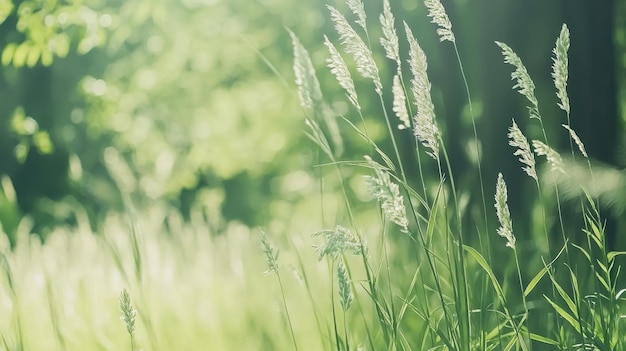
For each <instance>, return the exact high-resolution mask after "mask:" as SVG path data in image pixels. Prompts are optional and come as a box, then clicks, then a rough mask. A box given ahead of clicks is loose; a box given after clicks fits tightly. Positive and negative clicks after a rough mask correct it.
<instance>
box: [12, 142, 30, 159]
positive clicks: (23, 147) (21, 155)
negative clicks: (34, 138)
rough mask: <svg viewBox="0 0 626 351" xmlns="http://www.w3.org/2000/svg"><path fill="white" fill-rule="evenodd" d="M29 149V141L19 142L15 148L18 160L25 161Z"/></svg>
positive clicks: (14, 151)
mask: <svg viewBox="0 0 626 351" xmlns="http://www.w3.org/2000/svg"><path fill="white" fill-rule="evenodd" d="M28 151H30V145H28V143H26V142H20V143H19V144H17V145H16V146H15V149H13V153H14V154H15V158H16V159H17V162H19V163H24V161H26V157H28Z"/></svg>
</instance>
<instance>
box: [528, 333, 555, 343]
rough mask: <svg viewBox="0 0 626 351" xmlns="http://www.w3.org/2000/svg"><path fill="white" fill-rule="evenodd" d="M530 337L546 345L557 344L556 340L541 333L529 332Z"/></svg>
mask: <svg viewBox="0 0 626 351" xmlns="http://www.w3.org/2000/svg"><path fill="white" fill-rule="evenodd" d="M530 338H531V339H532V340H535V341H539V342H542V343H544V344H548V345H554V346H558V345H559V342H558V341H556V340H553V339H550V338H547V337H545V336H541V335H538V334H535V333H530Z"/></svg>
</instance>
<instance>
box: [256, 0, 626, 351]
mask: <svg viewBox="0 0 626 351" xmlns="http://www.w3.org/2000/svg"><path fill="white" fill-rule="evenodd" d="M424 4H425V7H426V8H427V10H428V17H430V18H431V20H432V22H433V23H434V24H436V32H437V34H438V36H439V39H440V41H441V42H443V43H444V44H446V42H447V43H451V44H452V45H451V46H449V47H447V48H444V50H451V54H453V55H455V56H456V58H457V59H458V60H457V62H458V67H457V69H459V72H460V74H461V77H462V79H463V82H464V84H465V87H466V93H467V99H468V101H467V102H468V105H469V106H470V115H471V117H472V126H473V134H474V137H475V138H476V139H477V125H476V123H475V116H474V113H473V110H472V109H471V106H472V100H471V95H470V91H469V88H468V86H469V84H468V82H467V78H466V76H465V73H464V69H463V64H462V60H461V56H460V55H459V51H458V49H457V46H456V44H457V41H459V40H463V38H462V37H457V36H456V35H455V33H454V31H453V23H452V22H451V20H450V18H449V17H448V15H447V13H446V10H445V7H444V5H443V4H442V3H441V2H440V1H439V0H425V1H424ZM347 7H348V9H349V10H350V11H351V14H350V15H349V16H347V15H344V14H343V13H342V12H341V11H339V10H338V9H337V8H335V7H333V6H328V10H329V16H330V19H331V21H332V22H333V23H334V25H335V30H336V34H335V35H334V37H336V38H337V39H336V40H333V39H331V38H332V37H333V35H331V34H328V35H325V36H324V44H325V45H326V47H327V48H328V51H329V58H328V59H327V64H328V68H329V70H330V73H331V74H332V75H334V76H335V78H336V79H337V82H338V83H339V85H340V86H341V87H342V88H343V89H344V90H345V92H346V97H347V100H348V102H349V103H350V106H352V107H353V111H350V112H348V113H346V114H345V115H339V114H336V113H334V112H333V111H332V109H331V108H330V107H329V105H328V104H327V103H326V101H325V97H324V95H323V93H322V89H321V88H320V84H319V82H318V80H317V76H316V70H315V68H314V67H313V65H312V61H311V59H310V58H309V55H308V52H307V51H306V49H305V48H304V46H303V45H302V43H301V42H300V41H299V40H298V38H297V35H296V34H295V33H291V32H290V34H291V36H292V40H293V44H294V70H295V74H296V85H297V89H298V92H299V95H300V97H301V102H302V106H303V108H304V113H305V118H306V125H307V127H308V135H309V137H310V138H311V140H312V141H313V142H314V143H315V144H316V145H317V147H319V149H320V150H321V153H320V155H321V156H320V159H319V163H320V168H330V169H334V173H333V174H334V175H335V176H334V178H333V177H332V176H331V175H330V174H328V173H323V172H319V174H320V175H321V176H320V182H321V183H323V184H328V183H330V179H334V180H333V181H335V182H336V183H337V184H338V187H339V189H340V192H341V193H342V194H343V200H342V203H343V205H342V206H341V207H340V208H339V209H338V210H337V211H338V212H337V214H335V216H334V218H336V222H335V223H334V224H331V227H334V228H335V229H323V230H321V231H318V232H316V233H315V234H314V236H315V237H320V236H321V237H323V238H324V244H322V245H321V246H318V253H319V257H320V259H322V258H324V257H326V258H327V260H328V266H329V268H330V269H329V274H331V275H333V276H334V275H335V274H336V277H337V282H338V283H337V285H335V284H334V283H333V284H330V286H329V287H328V289H330V290H328V291H324V290H320V289H318V288H317V287H313V286H307V289H313V291H309V296H310V295H317V294H319V293H322V294H328V296H330V297H331V301H332V304H331V306H329V307H328V310H326V311H324V310H319V305H315V304H313V308H314V309H315V310H316V315H324V314H330V315H332V320H331V321H329V323H330V324H328V325H325V324H324V323H323V322H322V323H321V324H319V325H318V332H319V333H320V334H321V335H323V336H322V337H323V338H325V339H327V340H328V341H327V343H326V344H325V345H326V348H327V349H336V350H350V349H371V350H383V349H387V350H435V349H442V350H513V349H515V350H532V349H535V350H541V349H563V350H624V349H626V341H625V340H626V339H623V337H621V335H624V333H625V332H626V326H624V323H621V322H620V321H621V319H622V317H621V316H622V312H620V311H621V310H620V309H621V308H623V307H624V296H623V295H624V291H626V290H624V288H623V287H622V286H621V285H620V284H619V283H618V281H619V280H618V277H619V275H620V267H619V265H618V264H617V263H616V257H618V256H620V255H622V254H624V253H623V252H610V251H609V250H608V248H607V246H606V239H605V235H604V230H603V225H602V223H603V220H602V216H601V214H600V211H599V207H598V204H597V202H596V200H594V199H592V198H591V197H590V196H586V197H581V198H580V209H581V213H582V214H583V215H582V216H583V218H582V221H581V223H583V227H582V228H579V230H578V232H581V233H584V235H585V237H586V240H583V241H582V242H578V241H576V240H577V239H576V238H579V237H580V236H579V235H575V234H576V231H574V232H573V231H572V229H571V228H568V227H566V226H565V225H564V220H563V217H564V215H563V210H562V206H561V205H562V200H561V197H562V196H561V194H560V192H559V187H558V186H557V181H556V179H558V177H567V174H566V164H565V163H564V161H563V157H562V156H561V154H560V153H559V152H558V151H557V148H555V147H554V146H552V145H551V144H550V140H548V137H547V135H548V134H547V133H546V130H545V127H544V123H543V118H544V116H543V115H542V113H541V112H542V111H541V109H540V106H539V99H538V98H537V97H536V95H535V84H534V82H533V80H532V78H531V74H530V73H529V71H528V70H527V69H526V67H525V65H524V63H523V61H522V58H521V57H520V56H519V55H518V54H517V53H515V51H514V50H513V49H512V48H511V47H509V46H508V45H507V44H505V43H503V42H496V43H495V44H496V45H498V46H499V47H500V48H501V49H502V54H503V57H504V60H503V61H504V63H506V64H510V65H512V66H513V72H512V74H511V78H512V80H513V81H514V84H513V90H515V91H517V92H519V93H520V94H521V95H522V96H523V97H525V98H526V100H527V101H528V103H529V105H528V117H529V118H530V121H529V123H537V126H538V128H539V130H541V136H542V138H540V139H533V140H530V141H529V139H528V138H527V137H526V136H525V135H524V132H523V131H522V129H521V128H520V127H519V125H518V124H517V123H516V121H515V119H512V125H511V127H510V128H509V129H508V131H502V133H507V135H508V137H509V144H510V146H512V147H513V149H512V151H511V152H512V157H517V158H519V161H520V163H521V170H522V171H523V172H524V173H525V174H527V175H528V176H529V178H530V180H529V181H531V182H532V183H534V184H535V186H536V189H537V192H536V195H535V196H536V197H537V199H538V203H539V208H540V211H539V212H540V213H541V216H540V217H541V218H540V219H539V221H540V222H541V223H540V225H539V227H540V228H543V233H542V234H543V235H539V236H536V235H531V237H533V238H535V237H541V236H543V237H544V238H545V243H532V242H527V241H526V242H524V245H525V246H528V245H535V246H536V247H538V248H539V247H542V248H547V249H544V250H531V252H535V255H534V256H533V257H524V258H523V259H521V258H520V255H519V253H518V250H517V248H518V239H517V238H516V236H515V235H514V232H515V223H513V220H512V216H511V213H510V211H509V207H508V191H507V185H506V182H505V180H504V176H503V175H502V174H501V173H499V174H497V175H492V174H483V172H482V167H481V163H482V162H484V160H483V159H482V158H481V154H480V149H479V148H478V147H476V150H475V151H476V154H477V155H478V163H477V168H476V170H475V171H476V179H478V182H479V184H480V187H478V188H479V190H480V194H479V196H474V198H478V199H480V200H481V201H480V202H476V201H474V202H470V204H469V206H476V208H477V209H478V211H479V212H480V213H481V214H482V216H481V217H482V219H483V223H476V222H475V217H472V220H473V221H474V223H471V224H469V225H468V213H469V212H470V211H468V210H467V208H466V206H467V202H465V201H464V200H463V201H462V200H461V196H460V194H469V193H472V192H475V190H473V189H460V188H459V184H458V183H457V182H456V181H455V177H454V172H453V167H452V164H451V159H450V157H449V155H448V153H447V148H446V143H447V140H446V136H445V135H444V134H443V133H442V131H441V129H440V128H439V120H440V118H441V116H439V115H438V113H437V111H438V110H439V108H438V107H437V106H436V105H435V104H434V103H433V99H432V97H431V81H430V79H429V75H428V63H427V61H428V59H427V53H426V52H425V51H424V50H423V49H422V47H421V46H420V44H419V40H418V38H416V36H415V35H414V33H413V32H412V31H411V28H410V26H409V25H408V24H407V23H402V25H401V26H400V28H401V29H403V33H404V34H405V39H406V41H402V40H400V39H399V36H398V32H399V30H398V29H399V28H397V24H396V22H395V17H394V15H393V11H392V8H391V6H390V3H389V1H388V0H384V1H383V3H382V6H381V9H380V11H381V12H380V15H379V19H380V26H381V30H380V33H382V36H381V37H380V38H373V37H371V35H372V34H371V33H377V31H373V30H368V22H367V18H368V17H367V14H366V13H365V7H364V6H363V3H362V2H361V1H360V0H350V1H348V2H347ZM349 17H352V18H354V23H355V24H356V26H354V25H353V24H351V22H350V20H349V19H348V18H349ZM377 42H380V44H381V47H382V50H383V51H384V57H385V58H388V59H389V60H390V62H391V64H379V62H376V60H375V57H378V56H377V55H376V54H375V52H376V51H377V50H380V49H381V48H379V47H378V46H377V45H372V43H377ZM448 45H449V44H448ZM569 45H570V38H569V30H568V28H567V26H566V25H563V26H562V29H561V32H560V33H559V36H558V38H557V40H556V43H555V47H554V49H553V58H552V59H553V65H552V70H553V71H552V79H553V81H554V85H555V91H556V96H557V98H558V106H559V108H560V109H561V110H562V111H564V112H565V117H566V123H563V127H564V129H565V130H566V132H567V133H568V137H569V138H570V151H571V154H572V160H573V161H576V162H578V161H580V160H582V162H584V163H586V164H587V166H588V172H589V176H590V177H593V168H592V166H591V162H590V159H589V155H588V154H587V152H586V150H585V147H584V144H583V141H582V140H581V139H580V138H579V137H578V136H577V134H576V132H575V131H574V129H573V128H572V127H571V124H570V104H569V99H568V96H567V81H568V77H569V72H568V56H567V54H568V49H569ZM400 52H407V53H408V57H406V58H402V57H401V55H400ZM345 58H349V59H350V62H349V63H347V61H345ZM349 67H353V68H354V69H355V71H356V72H351V70H350V68H349ZM405 72H408V74H406V73H405ZM354 74H358V75H360V76H361V77H363V78H365V79H366V81H367V82H368V84H370V86H369V89H370V90H373V92H374V95H372V94H370V95H367V93H366V92H365V91H366V89H368V87H367V86H365V87H362V86H360V85H359V84H357V83H355V81H354V80H353V78H352V77H353V75H354ZM381 76H390V77H393V79H392V84H391V85H390V86H385V84H386V83H384V82H386V80H384V79H381ZM311 82H313V83H311ZM409 93H410V94H409ZM388 94H391V95H390V96H391V97H388ZM444 95H445V93H444ZM311 96H315V99H310V98H309V97H311ZM361 96H377V97H378V100H379V102H380V104H378V106H376V104H371V103H369V104H367V106H368V107H369V108H371V109H372V110H371V111H367V115H369V116H381V117H380V118H382V119H384V120H385V124H386V125H387V132H388V137H389V139H390V141H391V150H386V149H384V147H383V146H382V145H379V144H377V143H376V142H375V141H374V140H373V139H372V138H370V136H369V133H368V131H367V129H366V123H365V122H366V121H365V120H364V115H365V112H364V111H363V108H362V106H364V104H362V102H361V101H360V99H361V98H360V97H361ZM388 109H390V111H387V110H388ZM516 113H517V111H511V114H516ZM392 116H395V117H396V118H397V119H396V120H393V121H392V120H391V117H392ZM354 117H356V118H354ZM551 118H552V116H551ZM337 125H338V126H339V130H340V131H341V133H342V134H343V135H344V137H343V138H341V137H339V136H336V135H335V136H333V134H334V133H336V132H337V130H338V129H337ZM392 125H395V126H397V127H398V128H392ZM347 133H354V134H356V135H357V136H359V137H360V138H361V141H362V142H363V143H364V144H365V145H367V148H369V150H370V153H369V154H367V155H364V159H365V161H362V159H360V160H358V159H357V160H350V159H343V158H342V153H341V152H339V150H338V148H339V144H338V143H337V142H335V141H336V140H348V139H350V138H346V137H345V135H346V134H347ZM406 133H411V134H412V135H411V138H412V139H413V141H414V143H413V149H414V150H415V154H414V155H412V156H411V157H407V156H405V155H406V153H400V152H399V147H398V142H397V141H396V140H399V139H400V138H402V140H406V139H407V138H406V136H403V135H402V134H406ZM329 140H333V141H334V142H330V141H329ZM352 140H353V138H352ZM574 144H575V145H576V148H577V150H575V149H574ZM341 147H342V149H341V150H343V145H342V146H341ZM576 151H578V152H579V154H580V155H577V154H576ZM424 155H426V156H428V157H427V158H423V156H424ZM429 158H431V159H432V160H434V166H435V167H434V168H433V167H432V165H433V163H432V161H428V159H429ZM544 160H545V161H544ZM415 164H416V165H417V166H418V167H411V169H418V174H417V175H411V176H410V177H409V176H408V174H407V172H406V169H407V166H408V165H412V166H413V165H415ZM544 164H545V165H546V167H545V168H546V169H547V170H546V171H545V172H542V171H541V168H540V166H542V165H544ZM347 169H350V172H353V173H357V174H362V175H363V176H364V177H363V179H364V180H363V184H364V188H365V189H366V191H367V192H368V193H369V196H370V197H371V198H372V199H375V200H376V201H377V202H378V203H379V207H378V210H379V216H378V218H379V219H380V221H379V224H378V225H377V226H375V227H372V221H370V220H365V219H364V218H363V217H362V216H359V215H358V214H357V213H356V211H355V208H356V207H359V208H361V207H362V204H361V203H360V202H361V201H362V200H361V199H360V198H359V197H358V196H355V195H354V194H353V193H352V189H353V184H354V182H355V180H354V178H351V177H349V176H346V174H348V172H346V170H347ZM322 175H323V176H322ZM492 182H495V192H494V194H495V195H494V200H495V201H494V205H493V207H491V206H489V207H488V206H487V201H486V199H487V198H488V197H491V196H486V192H487V191H486V190H485V189H493V188H492V187H491V185H489V184H493V183H492ZM348 184H351V185H350V186H348ZM320 189H327V188H325V187H323V186H321V187H320ZM322 191H323V190H322ZM583 191H584V190H583ZM321 206H322V207H321V209H320V211H321V212H322V213H324V212H325V209H324V206H325V205H324V202H322V205H321ZM488 208H491V210H489V209H488ZM494 210H495V211H494ZM529 211H533V209H529ZM494 217H495V218H497V221H498V222H499V227H498V228H495V227H493V226H491V225H490V224H489V222H490V218H494ZM552 218H556V220H554V222H555V223H551V222H552ZM479 220H480V219H479ZM363 222H366V223H368V224H367V225H364V224H363ZM323 225H327V224H326V223H324V224H323ZM498 235H499V236H500V237H502V238H504V239H505V241H504V243H502V241H501V240H498V239H499V238H498ZM525 240H528V239H525ZM503 247H506V248H507V249H510V251H509V254H507V253H506V251H503V250H505V249H504V248H503ZM264 251H266V253H267V249H264ZM492 253H498V254H497V255H493V256H492ZM504 255H508V256H509V259H508V262H498V261H496V259H495V258H493V257H496V256H497V257H504ZM354 256H356V257H358V258H359V259H357V260H355V259H354ZM268 257H269V256H268ZM529 262H535V263H537V262H538V263H539V267H540V269H539V270H538V271H534V270H533V269H534V268H532V267H536V266H534V265H527V264H526V263H529ZM521 263H523V264H521ZM506 267H512V268H513V269H511V270H509V269H507V268H506ZM335 272H336V273H335ZM332 281H334V279H333V280H332ZM355 282H358V283H355ZM336 297H338V299H337V298H336ZM337 300H338V301H337ZM312 302H314V299H313V301H312ZM285 305H287V304H286V303H285ZM351 305H352V306H356V308H352V309H349V307H350V306H351ZM336 307H341V308H336ZM338 310H339V311H341V313H338ZM293 323H294V324H295V325H296V327H297V324H298V321H297V320H295V321H293ZM290 327H291V325H290ZM292 335H293V331H292ZM296 342H297V341H296V340H294V344H295V343H296Z"/></svg>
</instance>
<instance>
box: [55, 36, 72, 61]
mask: <svg viewBox="0 0 626 351" xmlns="http://www.w3.org/2000/svg"><path fill="white" fill-rule="evenodd" d="M53 40H54V47H53V50H54V53H55V54H56V55H57V56H58V57H60V58H63V57H66V56H67V54H69V52H70V38H69V36H68V35H67V34H65V33H61V34H58V35H57V36H55V37H54V39H53Z"/></svg>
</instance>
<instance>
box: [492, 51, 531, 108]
mask: <svg viewBox="0 0 626 351" xmlns="http://www.w3.org/2000/svg"><path fill="white" fill-rule="evenodd" d="M496 44H498V46H499V47H500V48H501V49H502V55H503V56H504V63H508V64H511V65H513V66H514V67H515V71H513V73H511V80H514V81H515V85H514V86H513V89H514V90H515V89H518V92H519V93H520V94H522V95H524V96H525V97H526V98H527V99H528V101H530V103H531V105H532V106H530V108H529V110H530V118H537V119H541V116H540V115H539V101H538V100H537V97H535V83H534V82H533V80H532V78H530V75H529V74H528V70H526V66H524V63H523V62H522V59H521V58H520V57H519V56H517V54H516V53H515V52H514V51H513V49H511V48H510V47H509V46H508V45H506V44H505V43H501V42H499V41H496Z"/></svg>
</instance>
